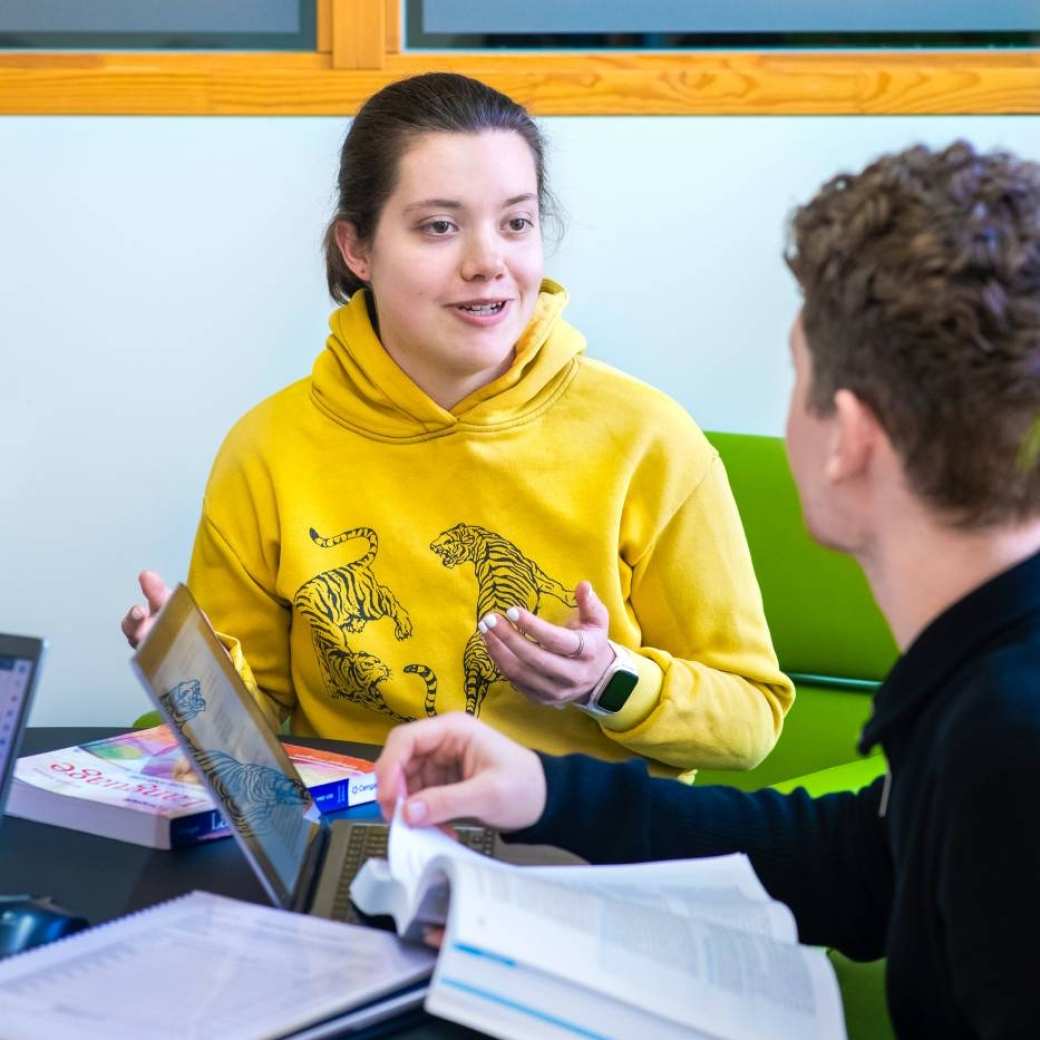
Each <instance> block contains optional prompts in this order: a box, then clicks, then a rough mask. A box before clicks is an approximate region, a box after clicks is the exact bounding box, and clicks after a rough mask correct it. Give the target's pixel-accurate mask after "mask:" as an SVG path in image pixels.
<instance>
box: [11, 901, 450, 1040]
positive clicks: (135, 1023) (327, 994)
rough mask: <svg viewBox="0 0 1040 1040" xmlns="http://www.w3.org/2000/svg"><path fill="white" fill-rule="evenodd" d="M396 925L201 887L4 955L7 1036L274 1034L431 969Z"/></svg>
mask: <svg viewBox="0 0 1040 1040" xmlns="http://www.w3.org/2000/svg"><path fill="white" fill-rule="evenodd" d="M433 960H434V956H433V954H432V952H431V951H429V950H424V949H421V948H409V947H406V946H403V945H402V944H401V943H400V942H399V941H398V940H397V939H395V938H394V937H393V936H392V935H389V934H387V933H386V932H378V931H373V930H371V929H367V928H358V927H355V926H352V925H347V924H339V923H336V922H333V921H326V920H323V919H321V918H317V917H308V916H306V915H303V914H294V913H290V912H288V911H285V910H277V909H275V908H273V907H266V906H258V905H254V904H252V903H243V902H239V901H238V900H235V899H227V898H225V897H222V896H215V895H210V894H209V893H205V892H193V893H192V894H191V895H189V896H184V897H182V898H180V899H175V900H172V901H171V902H169V903H163V904H160V905H159V906H156V907H153V908H151V909H149V910H145V911H142V912H141V913H139V914H134V915H132V916H130V917H125V918H121V919H119V920H117V921H113V922H112V923H110V924H107V925H101V926H100V927H97V928H90V929H88V930H86V931H83V932H79V933H77V934H76V935H74V936H71V937H70V938H68V939H63V940H61V941H59V942H56V943H52V944H51V945H49V946H42V947H40V948H39V949H36V950H31V951H29V952H27V953H23V954H20V955H19V956H17V957H12V958H10V959H8V960H5V961H3V962H0V1007H2V1008H3V1015H2V1027H0V1034H2V1036H3V1040H39V1038H40V1037H64V1036H69V1037H76V1038H77V1040H140V1038H141V1037H142V1036H147V1037H148V1038H149V1040H211V1038H213V1037H220V1038H221V1040H270V1038H275V1037H280V1036H284V1035H285V1034H286V1033H289V1032H291V1031H294V1030H297V1029H299V1028H301V1027H303V1026H305V1025H308V1024H310V1023H313V1022H317V1021H320V1020H321V1019H323V1018H328V1017H329V1016H331V1015H334V1014H337V1013H338V1012H341V1011H344V1010H346V1009H348V1008H351V1007H357V1006H359V1005H361V1004H364V1003H366V1002H369V1001H373V1000H376V999H377V998H380V997H382V996H384V995H387V994H390V993H393V992H395V991H397V990H399V989H401V988H402V987H404V986H407V985H410V984H412V983H415V982H419V981H421V980H423V979H425V978H426V977H428V976H429V974H430V971H431V969H432V966H433Z"/></svg>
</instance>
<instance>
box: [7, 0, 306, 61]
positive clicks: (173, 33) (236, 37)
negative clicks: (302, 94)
mask: <svg viewBox="0 0 1040 1040" xmlns="http://www.w3.org/2000/svg"><path fill="white" fill-rule="evenodd" d="M316 33H317V30H316V14H315V3H314V0H249V3H242V0H153V2H150V3H149V2H144V0H3V2H2V3H0V47H4V48H9V49H28V48H47V49H62V48H74V49H77V50H116V49H135V50H166V49H169V48H181V49H187V50H302V51H309V50H314V49H315V47H316V46H317V39H316Z"/></svg>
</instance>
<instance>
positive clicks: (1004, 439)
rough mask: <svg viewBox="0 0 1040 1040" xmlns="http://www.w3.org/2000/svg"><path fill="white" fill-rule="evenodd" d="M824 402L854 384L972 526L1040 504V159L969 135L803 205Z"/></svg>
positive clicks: (816, 379) (915, 480) (814, 345)
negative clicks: (983, 145) (986, 145)
mask: <svg viewBox="0 0 1040 1040" xmlns="http://www.w3.org/2000/svg"><path fill="white" fill-rule="evenodd" d="M785 259H786V260H787V264H788V266H789V267H790V268H791V271H792V272H793V273H794V276H795V278H796V279H797V280H798V283H799V285H800V286H801V289H802V292H803V294H804V303H803V308H802V320H803V325H804V329H805V335H806V339H807V342H808V347H809V354H810V357H811V359H812V387H811V391H810V395H809V406H810V407H811V408H812V409H813V410H814V411H816V412H817V414H829V413H830V411H831V410H832V409H833V407H834V395H835V392H836V391H837V390H839V389H841V388H846V389H848V390H850V391H852V392H853V393H854V394H855V395H856V396H857V397H858V398H859V399H860V400H862V401H863V402H864V403H865V404H866V405H868V406H869V407H870V408H871V410H872V411H873V412H874V413H875V415H876V416H877V418H878V421H879V422H880V423H881V425H882V426H883V427H884V429H885V431H886V433H887V434H888V436H889V437H890V439H891V441H892V444H893V447H894V448H895V449H896V451H897V452H898V453H899V455H900V458H901V459H902V461H903V464H904V467H905V471H906V475H907V480H908V482H909V484H910V487H911V488H912V490H913V491H914V492H915V493H916V494H918V495H919V496H920V497H921V498H922V499H923V500H924V501H925V502H927V503H928V504H929V505H930V506H931V507H932V508H934V509H935V510H937V511H938V512H940V513H941V514H943V515H944V516H945V517H946V518H948V520H949V522H950V523H952V524H954V525H956V526H959V527H963V528H980V527H987V526H990V525H994V524H1004V523H1013V522H1017V521H1022V520H1025V519H1027V518H1029V517H1032V516H1034V515H1036V514H1037V513H1038V512H1040V465H1038V459H1037V456H1038V454H1040V440H1038V438H1040V165H1037V164H1036V163H1032V162H1026V161H1024V160H1021V159H1018V158H1016V157H1015V156H1013V155H1010V154H1008V153H1006V152H992V153H987V154H982V153H979V152H977V151H976V150H975V149H974V148H973V147H972V146H971V145H970V144H968V143H966V142H964V141H958V142H956V143H954V144H952V145H951V146H950V147H948V148H946V149H945V150H943V151H932V150H930V149H928V148H926V147H924V146H917V147H914V148H910V149H908V150H906V151H903V152H899V153H897V154H894V155H885V156H882V157H881V158H880V159H878V160H877V161H876V162H874V163H871V165H869V166H868V167H867V168H866V169H865V170H863V172H862V173H859V174H847V173H843V174H839V175H838V176H837V177H834V178H833V179H832V180H830V181H828V182H827V183H826V184H825V185H824V186H823V187H822V188H821V189H820V191H819V192H818V193H817V195H816V196H815V198H813V199H812V200H811V201H810V202H809V203H808V204H807V205H805V206H802V207H800V208H799V209H797V210H796V211H795V212H794V214H793V216H792V218H791V223H790V228H789V233H788V244H787V248H786V252H785Z"/></svg>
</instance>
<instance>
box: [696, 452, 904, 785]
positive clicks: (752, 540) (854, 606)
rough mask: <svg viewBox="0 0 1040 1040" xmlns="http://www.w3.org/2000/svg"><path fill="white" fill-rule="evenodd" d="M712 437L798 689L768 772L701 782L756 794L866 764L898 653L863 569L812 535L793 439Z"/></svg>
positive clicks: (780, 652) (764, 767)
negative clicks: (866, 744)
mask: <svg viewBox="0 0 1040 1040" xmlns="http://www.w3.org/2000/svg"><path fill="white" fill-rule="evenodd" d="M708 439H709V440H710V441H711V443H712V444H713V445H714V446H715V448H716V449H717V450H718V452H719V454H720V455H721V457H722V461H723V462H724V463H725V466H726V472H727V473H728V474H729V481H730V485H731V486H732V488H733V494H734V497H735V498H736V500H737V506H738V508H739V509H740V516H741V520H742V521H743V524H744V530H745V532H746V534H747V539H748V544H749V545H750V547H751V557H752V560H753V561H754V564H755V573H756V574H757V576H758V581H759V585H760V586H761V589H762V600H763V603H764V605H765V612H766V618H767V619H768V621H769V628H770V631H771V632H772V635H773V642H774V644H775V646H776V652H777V656H778V657H779V659H780V667H781V668H783V670H784V671H785V672H786V673H787V674H788V675H789V676H790V677H791V678H792V679H793V680H794V682H795V686H796V688H797V697H796V700H795V703H794V706H793V707H792V708H791V711H790V712H789V714H788V716H787V719H786V721H785V723H784V731H783V734H782V735H781V737H780V740H779V742H778V743H777V746H776V748H775V749H774V750H773V752H772V753H771V754H770V755H769V756H768V758H766V760H765V761H764V762H763V763H762V764H761V765H759V766H758V767H757V768H756V769H752V770H749V771H747V772H736V771H721V770H711V771H708V770H704V771H702V772H701V773H700V774H698V777H697V782H698V783H702V784H703V783H725V784H730V785H733V786H737V787H741V788H743V789H745V790H752V789H755V788H759V787H767V786H769V785H772V784H776V783H778V782H780V781H782V780H788V779H790V778H792V777H799V776H804V775H806V774H810V773H818V772H819V771H820V770H825V769H828V768H830V767H832V766H837V765H842V764H844V763H847V762H850V761H853V760H854V759H856V757H857V754H856V750H855V745H856V741H857V739H858V737H859V732H860V730H861V729H862V728H863V724H864V723H865V722H866V720H867V718H868V717H869V715H870V711H871V699H870V695H871V693H872V692H873V691H874V690H875V689H876V688H877V685H878V683H879V682H880V680H881V679H883V678H884V676H885V674H886V673H887V672H888V670H889V668H890V667H891V665H892V663H893V661H894V660H895V658H896V653H897V651H896V646H895V643H894V641H893V639H892V635H891V633H890V631H889V629H888V625H887V624H886V622H885V619H884V618H883V617H882V616H881V613H880V611H879V610H878V608H877V606H876V605H875V603H874V600H873V598H872V596H871V594H870V589H869V588H868V586H867V582H866V579H865V578H864V577H863V573H862V572H861V571H860V569H859V566H858V565H857V564H856V563H855V562H854V561H853V560H851V559H849V558H848V557H847V556H843V555H842V554H840V553H836V552H832V551H831V550H829V549H824V548H822V547H821V546H819V545H817V544H816V543H815V542H814V541H813V540H812V539H811V538H810V537H809V534H808V532H807V531H806V529H805V524H804V522H803V520H802V510H801V505H800V504H799V501H798V492H797V490H796V488H795V485H794V479H793V478H792V476H791V471H790V468H789V467H788V465H787V456H786V454H785V452H784V444H783V441H782V440H781V439H780V438H779V437H759V436H755V435H752V434H739V433H709V434H708Z"/></svg>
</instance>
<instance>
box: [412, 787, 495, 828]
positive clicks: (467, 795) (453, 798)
mask: <svg viewBox="0 0 1040 1040" xmlns="http://www.w3.org/2000/svg"><path fill="white" fill-rule="evenodd" d="M493 812H494V804H493V800H492V797H491V792H490V790H489V785H488V784H487V783H486V782H485V780H484V778H483V777H480V776H475V777H473V778H472V779H471V780H462V781H460V782H459V783H456V784H445V785H444V786H443V787H427V788H424V789H423V790H422V791H419V792H417V793H416V794H413V795H412V796H411V797H410V798H409V799H408V800H407V801H406V802H405V803H404V818H405V820H406V821H407V822H408V823H410V824H412V826H414V827H427V826H433V825H436V824H439V823H450V822H451V821H452V820H458V819H461V818H463V817H473V818H475V819H478V820H481V821H482V822H484V823H486V824H489V825H490V826H492V827H493V826H495V825H496V823H497V821H496V820H494V819H490V818H489V816H490V815H493Z"/></svg>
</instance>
